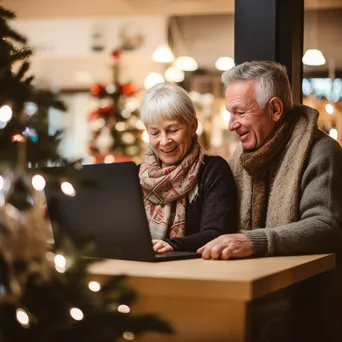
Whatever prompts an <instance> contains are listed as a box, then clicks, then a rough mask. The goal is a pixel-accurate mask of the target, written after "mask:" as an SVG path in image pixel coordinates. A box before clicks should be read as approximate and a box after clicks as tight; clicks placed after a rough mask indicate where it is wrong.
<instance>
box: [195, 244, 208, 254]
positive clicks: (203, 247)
mask: <svg viewBox="0 0 342 342" xmlns="http://www.w3.org/2000/svg"><path fill="white" fill-rule="evenodd" d="M205 246H206V245H204V246H202V247H200V248H198V250H197V251H196V253H198V254H201V253H202V252H203V251H204V249H205Z"/></svg>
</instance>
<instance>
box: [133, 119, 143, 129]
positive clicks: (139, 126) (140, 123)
mask: <svg viewBox="0 0 342 342" xmlns="http://www.w3.org/2000/svg"><path fill="white" fill-rule="evenodd" d="M135 127H136V128H137V129H145V125H144V123H143V122H142V120H137V122H136V123H135Z"/></svg>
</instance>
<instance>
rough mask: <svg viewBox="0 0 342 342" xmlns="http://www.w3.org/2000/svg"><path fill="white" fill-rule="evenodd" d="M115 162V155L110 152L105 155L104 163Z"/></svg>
mask: <svg viewBox="0 0 342 342" xmlns="http://www.w3.org/2000/svg"><path fill="white" fill-rule="evenodd" d="M114 162H115V157H114V156H113V155H111V154H108V155H106V156H105V158H104V163H105V164H111V163H114Z"/></svg>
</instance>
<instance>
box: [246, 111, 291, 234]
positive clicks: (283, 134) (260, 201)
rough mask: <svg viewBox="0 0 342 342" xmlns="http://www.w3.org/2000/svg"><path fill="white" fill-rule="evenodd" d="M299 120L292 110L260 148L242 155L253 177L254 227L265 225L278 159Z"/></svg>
mask: <svg viewBox="0 0 342 342" xmlns="http://www.w3.org/2000/svg"><path fill="white" fill-rule="evenodd" d="M297 120H298V114H297V113H295V112H294V111H290V112H289V113H287V114H286V117H284V120H283V121H282V122H281V123H280V124H279V126H278V127H277V129H276V130H275V131H274V132H273V134H272V135H271V136H270V137H269V139H268V140H267V141H266V142H265V143H264V144H263V145H262V146H261V147H260V148H258V149H257V150H256V151H252V152H248V151H244V152H243V153H242V154H241V156H240V162H241V166H242V167H243V168H244V169H245V170H246V171H247V172H248V174H249V175H250V176H251V178H252V179H253V189H252V213H251V214H252V217H251V219H252V222H251V225H252V229H253V228H258V227H264V226H265V223H266V213H267V203H268V197H269V192H270V189H271V187H272V183H273V180H274V175H275V173H276V171H277V167H278V164H279V163H278V160H279V159H280V158H281V154H282V152H283V151H284V148H285V146H286V145H287V143H288V141H289V139H290V137H291V134H292V131H293V129H294V126H295V124H296V122H297Z"/></svg>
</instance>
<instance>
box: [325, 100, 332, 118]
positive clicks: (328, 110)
mask: <svg viewBox="0 0 342 342" xmlns="http://www.w3.org/2000/svg"><path fill="white" fill-rule="evenodd" d="M325 110H326V111H327V113H328V114H330V115H331V114H333V113H334V106H333V105H332V104H330V103H327V104H326V105H325Z"/></svg>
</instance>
